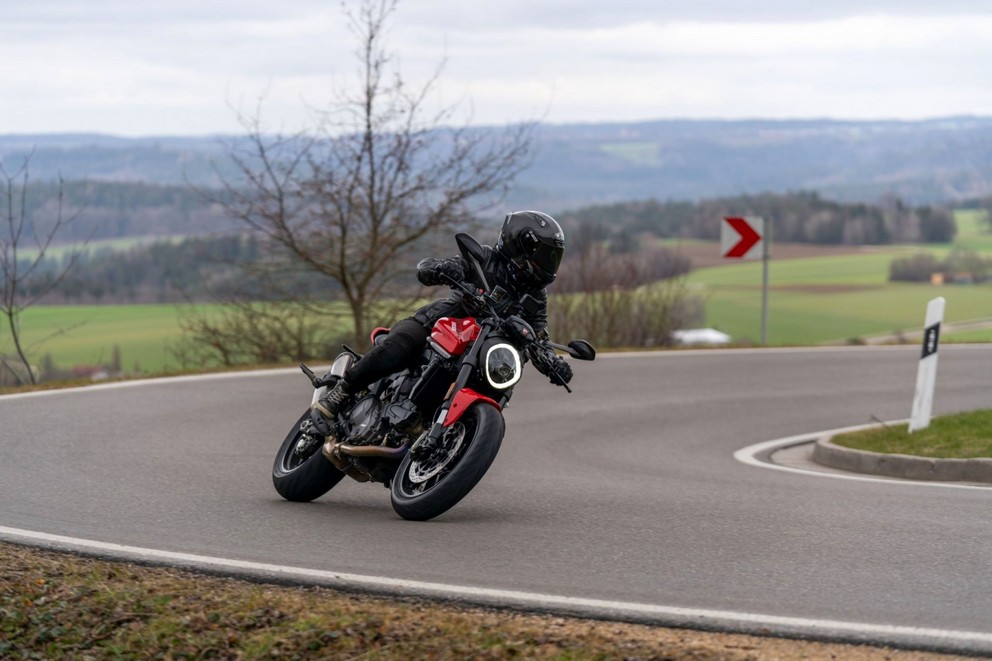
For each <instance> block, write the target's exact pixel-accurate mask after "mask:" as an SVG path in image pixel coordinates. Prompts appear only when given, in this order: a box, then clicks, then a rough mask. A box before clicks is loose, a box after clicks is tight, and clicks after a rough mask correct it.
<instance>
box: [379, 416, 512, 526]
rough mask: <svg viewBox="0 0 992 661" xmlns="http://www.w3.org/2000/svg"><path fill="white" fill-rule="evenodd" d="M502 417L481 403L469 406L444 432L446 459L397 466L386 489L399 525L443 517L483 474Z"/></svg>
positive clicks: (494, 448) (495, 448)
mask: <svg viewBox="0 0 992 661" xmlns="http://www.w3.org/2000/svg"><path fill="white" fill-rule="evenodd" d="M504 429H505V426H504V422H503V415H502V414H501V413H500V412H499V411H498V410H497V409H496V408H494V407H493V406H491V405H489V404H485V403H476V404H473V405H472V406H471V407H469V409H468V410H467V411H465V413H464V414H463V415H462V417H461V418H460V419H459V420H458V422H456V423H454V424H453V425H451V426H450V427H448V428H447V429H446V430H445V432H444V433H445V437H444V441H445V443H444V445H445V448H446V450H447V454H445V455H444V456H443V457H440V458H438V457H436V456H432V457H430V458H429V459H425V460H419V461H418V460H415V459H413V457H411V456H410V454H409V453H407V455H406V456H405V457H404V458H403V461H401V462H400V465H399V468H397V470H396V475H395V477H394V478H393V481H392V486H391V488H390V495H391V501H392V503H393V509H394V510H396V513H397V514H399V515H400V516H401V517H403V518H404V519H407V520H410V521H427V520H428V519H433V518H434V517H436V516H438V515H440V514H443V513H444V512H447V511H448V510H449V509H451V508H452V507H454V506H455V505H456V504H457V503H458V501H460V500H461V499H462V498H464V497H465V496H466V495H468V492H469V491H471V490H472V489H473V488H474V487H475V485H476V484H478V483H479V480H481V479H482V476H483V475H485V474H486V471H487V470H489V467H490V466H491V465H492V463H493V460H494V459H495V458H496V453H497V452H499V448H500V444H501V443H502V442H503V432H504Z"/></svg>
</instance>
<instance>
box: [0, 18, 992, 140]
mask: <svg viewBox="0 0 992 661" xmlns="http://www.w3.org/2000/svg"><path fill="white" fill-rule="evenodd" d="M347 4H349V5H351V4H354V0H347ZM355 45H356V44H355V40H354V38H353V36H352V35H351V34H350V33H349V31H348V27H347V21H346V19H345V17H344V15H343V13H342V5H341V3H340V2H339V1H337V0H279V1H278V2H273V1H272V0H155V1H154V2H153V1H151V0H30V1H28V0H0V134H9V133H49V132H70V131H71V132H78V131H95V132H101V133H110V134H118V135H127V136H137V135H178V134H207V133H236V132H239V127H238V124H237V121H236V116H235V115H236V113H235V110H234V109H236V108H242V109H245V110H248V111H253V110H254V108H255V107H256V104H257V102H258V100H259V99H260V98H263V99H264V100H263V102H262V106H261V107H262V117H263V119H264V121H265V124H266V127H267V128H269V129H271V130H295V129H297V128H301V127H304V126H306V125H309V124H311V123H312V121H313V115H312V108H314V107H326V105H327V104H328V103H329V102H330V101H331V100H332V99H334V98H335V96H334V94H335V90H342V89H347V87H348V86H349V85H351V84H352V83H353V81H354V80H355V78H354V76H355V72H356V61H355V59H354V55H353V51H354V48H355ZM388 45H389V47H390V49H391V50H393V51H395V53H396V56H397V57H396V63H397V64H398V65H399V67H400V69H401V71H402V74H403V76H404V77H405V78H406V79H407V81H408V82H410V83H413V84H417V83H419V82H423V81H425V80H427V78H428V77H429V76H430V75H431V73H432V72H433V71H434V70H435V69H436V68H437V66H438V64H439V62H441V61H442V60H443V61H444V62H445V65H444V69H443V72H442V74H441V78H440V80H439V82H438V85H437V88H436V95H435V96H433V97H432V103H435V104H439V105H440V104H459V105H458V107H459V108H460V109H461V111H462V113H463V115H464V116H465V117H469V116H470V118H471V119H470V121H472V122H474V123H480V124H504V123H509V122H516V121H521V120H532V119H541V120H543V121H548V122H555V123H564V122H582V121H609V120H616V121H630V120H640V119H658V118H751V117H769V118H787V117H835V118H904V119H911V118H924V117H937V116H944V115H960V114H979V115H992V0H973V1H970V2H968V1H965V0H940V1H939V2H938V1H935V0H861V1H856V0H834V1H832V2H824V1H823V0H817V1H812V2H811V1H807V0H749V1H746V2H745V1H741V0H610V1H609V2H605V1H602V0H600V1H592V0H499V1H498V2H497V1H474V0H401V1H400V3H399V5H398V7H397V9H396V11H395V13H394V14H393V16H392V19H391V21H390V24H389V33H388Z"/></svg>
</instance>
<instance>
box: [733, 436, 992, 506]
mask: <svg viewBox="0 0 992 661" xmlns="http://www.w3.org/2000/svg"><path fill="white" fill-rule="evenodd" d="M899 422H906V421H905V420H901V421H900V420H896V421H893V422H890V423H888V424H898V423H899ZM874 426H876V425H874V424H869V425H857V426H854V427H842V428H840V429H830V430H827V431H822V432H815V433H812V434H799V435H798V436H789V437H787V438H779V439H776V440H774V441H764V442H762V443H756V444H754V445H749V446H747V447H746V448H741V449H740V450H738V451H737V452H735V453H734V459H736V460H737V461H739V462H741V463H744V464H747V465H749V466H757V467H758V468H767V469H770V470H777V471H785V472H787V473H799V474H800V475H813V476H815V477H828V478H832V479H834V480H856V481H858V482H875V483H878V484H888V485H889V486H892V485H898V486H913V487H929V488H931V489H979V490H983V491H989V490H990V488H992V487H987V486H978V485H974V484H955V483H953V482H927V481H924V480H902V479H898V478H884V477H872V476H869V475H858V474H854V473H831V472H827V471H817V470H810V469H806V468H796V467H793V466H781V465H779V464H772V463H769V462H767V461H761V460H760V459H758V458H757V455H759V454H761V453H763V452H767V451H769V450H770V451H775V450H781V449H782V448H787V447H789V446H791V445H800V444H802V443H808V442H812V441H814V440H816V439H817V438H820V437H821V436H833V435H834V434H843V433H846V432H849V431H858V430H860V429H867V428H869V427H874Z"/></svg>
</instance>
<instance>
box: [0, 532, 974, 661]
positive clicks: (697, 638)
mask: <svg viewBox="0 0 992 661" xmlns="http://www.w3.org/2000/svg"><path fill="white" fill-rule="evenodd" d="M0 564H2V566H3V567H4V571H3V572H2V573H0V614H2V617H0V658H52V659H56V658H57V659H62V658H73V659H90V658H93V659H103V658H124V659H139V658H141V659H144V658H168V659H180V658H189V659H194V658H195V659H210V658H222V659H241V658H246V659H256V658H284V659H298V658H308V659H309V658H321V659H403V660H406V659H470V658H478V659H511V658H527V659H562V660H564V659H619V658H629V659H695V660H697V661H698V660H706V659H710V660H716V659H726V660H731V659H739V660H742V661H743V660H744V659H752V660H753V659H800V658H802V659H812V660H826V659H851V660H853V661H868V660H879V661H880V660H882V659H891V660H893V661H896V660H898V661H908V660H910V659H920V660H922V659H936V658H945V657H942V656H939V655H931V654H928V653H921V652H901V651H894V650H891V649H884V648H876V647H859V646H853V645H839V644H823V643H810V642H803V641H792V640H782V639H778V638H760V637H756V636H743V635H723V634H716V633H706V632H699V631H688V630H673V629H664V628H660V627H648V626H639V625H633V624H622V623H611V622H594V621H588V620H576V619H570V618H562V617H552V616H543V615H523V614H514V613H509V612H497V611H488V610H482V609H477V608H464V607H458V606H457V605H442V604H430V603H423V602H416V601H411V600H407V601H389V600H386V599H380V598H374V597H363V596H356V595H346V594H341V593H338V592H334V591H331V590H325V589H300V588H287V587H276V586H266V585H256V584H252V583H245V582H241V581H236V580H231V579H223V578H214V577H209V576H199V575H195V574H190V573H188V572H182V571H177V570H171V569H155V568H148V567H138V566H135V565H131V564H125V563H109V562H100V561H97V560H90V559H84V558H78V557H75V556H72V555H65V554H56V553H49V552H44V551H31V550H28V549H24V548H20V547H17V546H11V545H9V544H0ZM946 658H952V657H946ZM955 658H956V657H955Z"/></svg>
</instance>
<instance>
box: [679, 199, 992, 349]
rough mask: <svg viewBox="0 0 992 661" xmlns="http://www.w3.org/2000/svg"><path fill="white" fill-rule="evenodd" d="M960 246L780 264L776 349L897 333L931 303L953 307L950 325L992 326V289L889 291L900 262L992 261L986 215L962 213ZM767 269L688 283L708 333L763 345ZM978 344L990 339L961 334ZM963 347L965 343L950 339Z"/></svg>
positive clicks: (716, 270)
mask: <svg viewBox="0 0 992 661" xmlns="http://www.w3.org/2000/svg"><path fill="white" fill-rule="evenodd" d="M957 219H958V225H959V232H958V236H957V237H956V240H955V244H954V246H951V245H949V244H944V245H935V246H916V245H912V246H905V245H900V246H885V247H879V248H877V249H875V250H871V251H869V252H863V253H859V254H847V255H833V256H827V257H809V258H805V259H789V260H778V261H776V260H775V259H774V247H773V249H772V253H773V256H772V261H771V263H770V264H769V285H770V286H769V313H768V317H769V319H768V339H769V343H770V344H794V345H805V344H818V343H823V342H831V341H843V340H848V339H854V338H860V337H862V336H866V335H880V334H885V333H898V332H901V331H905V330H910V329H918V328H920V327H921V326H922V324H923V317H924V313H925V310H926V304H927V301H929V300H930V299H931V298H934V297H935V296H943V297H944V298H946V299H947V310H946V315H945V322H946V323H953V322H956V321H967V320H973V319H986V318H992V285H988V284H985V285H977V286H947V287H933V286H931V285H929V284H908V283H890V282H889V281H888V272H889V263H890V262H891V261H892V260H893V259H894V258H896V257H900V256H906V255H910V254H914V253H917V252H920V251H929V252H932V253H934V254H936V255H938V256H940V257H943V256H945V255H946V254H947V253H948V252H950V250H951V249H952V247H960V248H967V249H971V250H977V251H979V252H982V253H983V254H987V255H988V256H992V234H990V233H988V231H987V223H986V221H985V212H983V211H977V212H976V211H959V212H957ZM761 268H762V265H761V262H760V261H753V262H744V263H741V264H734V265H729V266H718V267H713V268H705V269H699V270H697V271H694V272H693V273H692V274H690V276H689V278H688V282H689V284H690V286H692V287H693V288H694V289H695V291H696V292H697V293H698V294H700V295H701V296H702V297H703V300H704V302H705V306H706V320H705V323H706V325H708V326H712V327H714V328H718V329H720V330H722V331H724V332H726V333H729V334H730V335H732V336H733V337H734V338H735V339H738V340H744V339H751V340H756V339H758V336H759V334H760V324H761V277H762V276H761ZM962 336H963V337H964V338H971V341H981V340H982V339H984V338H987V337H988V335H987V334H986V333H984V332H982V331H974V332H969V333H968V334H964V333H963V334H962ZM951 337H952V338H953V339H955V340H957V339H959V338H958V337H955V336H951Z"/></svg>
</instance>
